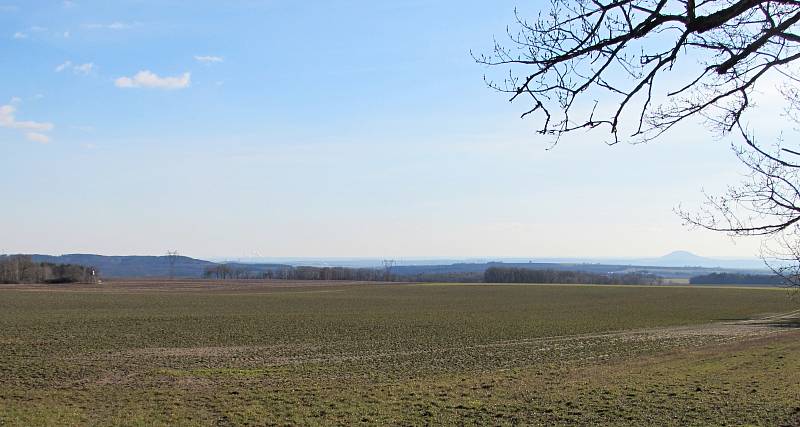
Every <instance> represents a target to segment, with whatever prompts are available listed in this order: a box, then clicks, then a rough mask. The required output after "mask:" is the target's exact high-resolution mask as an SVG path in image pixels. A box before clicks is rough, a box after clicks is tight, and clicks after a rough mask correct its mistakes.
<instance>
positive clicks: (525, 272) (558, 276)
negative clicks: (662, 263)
mask: <svg viewBox="0 0 800 427" xmlns="http://www.w3.org/2000/svg"><path fill="white" fill-rule="evenodd" d="M483 281H484V282H486V283H561V284H592V285H658V284H661V283H662V279H661V278H660V277H658V276H656V275H654V274H648V273H619V274H617V273H614V274H607V275H606V274H597V273H587V272H583V271H561V270H532V269H527V268H509V267H489V268H487V269H486V271H485V272H484V273H483Z"/></svg>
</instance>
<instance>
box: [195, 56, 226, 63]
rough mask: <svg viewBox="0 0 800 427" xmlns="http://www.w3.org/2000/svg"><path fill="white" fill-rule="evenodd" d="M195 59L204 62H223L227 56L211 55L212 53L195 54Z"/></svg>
mask: <svg viewBox="0 0 800 427" xmlns="http://www.w3.org/2000/svg"><path fill="white" fill-rule="evenodd" d="M194 59H195V60H196V61H199V62H202V63H204V64H210V63H213V62H222V61H224V60H225V58H223V57H221V56H211V55H195V56H194Z"/></svg>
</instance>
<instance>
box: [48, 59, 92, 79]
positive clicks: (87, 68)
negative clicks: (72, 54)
mask: <svg viewBox="0 0 800 427" xmlns="http://www.w3.org/2000/svg"><path fill="white" fill-rule="evenodd" d="M65 70H72V72H73V73H75V74H82V75H84V76H86V75H89V73H91V72H92V70H94V63H93V62H87V63H84V64H73V63H72V61H65V62H64V63H63V64H59V65H58V66H57V67H56V72H57V73H60V72H62V71H65Z"/></svg>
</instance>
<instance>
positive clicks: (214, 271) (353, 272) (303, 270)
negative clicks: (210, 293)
mask: <svg viewBox="0 0 800 427" xmlns="http://www.w3.org/2000/svg"><path fill="white" fill-rule="evenodd" d="M203 278H206V279H222V280H225V279H276V280H348V281H364V282H377V281H391V280H392V279H394V277H393V276H392V275H391V274H387V272H386V271H385V270H380V269H374V268H348V267H281V268H274V269H269V270H266V271H254V270H252V269H248V268H247V267H243V266H234V265H228V264H219V265H214V266H211V267H206V269H205V270H204V271H203Z"/></svg>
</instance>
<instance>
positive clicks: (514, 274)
mask: <svg viewBox="0 0 800 427" xmlns="http://www.w3.org/2000/svg"><path fill="white" fill-rule="evenodd" d="M203 277H204V278H206V279H221V280H229V279H273V280H343V281H365V282H460V283H481V282H485V283H564V284H603V285H642V284H644V285H653V284H660V283H662V279H661V278H660V277H658V276H656V275H653V274H646V273H624V274H608V275H605V274H597V273H587V272H580V271H560V270H534V269H527V268H511V267H490V268H488V269H486V271H485V272H483V273H480V272H465V273H425V274H414V275H398V274H392V272H391V271H390V270H386V269H377V268H349V267H305V266H303V267H281V268H275V269H269V270H266V271H255V270H252V269H248V268H247V267H246V266H242V265H229V264H218V265H214V266H210V267H207V268H206V269H205V271H204V273H203Z"/></svg>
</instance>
